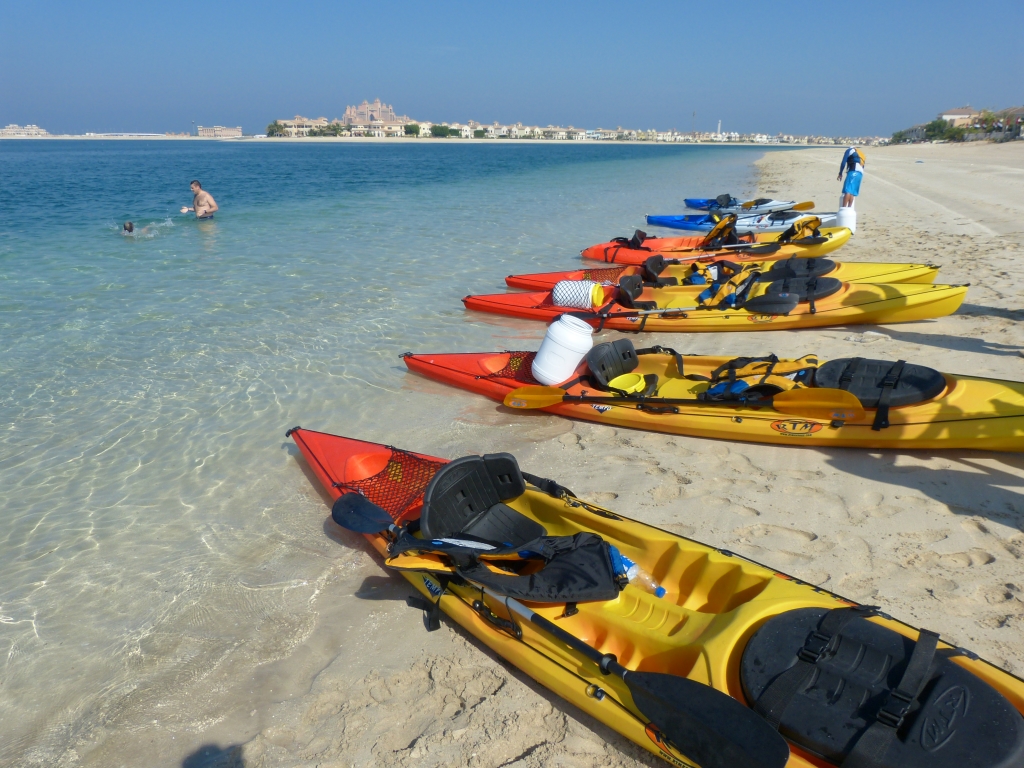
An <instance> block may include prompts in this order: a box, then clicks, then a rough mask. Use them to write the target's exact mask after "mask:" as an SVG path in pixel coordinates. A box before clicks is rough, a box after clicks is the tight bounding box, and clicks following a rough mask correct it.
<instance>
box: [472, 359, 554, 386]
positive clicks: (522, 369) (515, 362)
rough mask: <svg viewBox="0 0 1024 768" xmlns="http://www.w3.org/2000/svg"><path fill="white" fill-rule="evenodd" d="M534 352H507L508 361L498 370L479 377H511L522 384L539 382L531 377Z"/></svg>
mask: <svg viewBox="0 0 1024 768" xmlns="http://www.w3.org/2000/svg"><path fill="white" fill-rule="evenodd" d="M536 356H537V353H536V352H509V353H508V362H507V363H505V367H504V368H502V369H501V370H500V371H495V372H494V373H489V374H487V375H486V376H481V377H480V378H481V379H513V380H515V381H518V382H521V383H523V384H539V383H540V382H538V381H537V380H536V379H535V378H533V358H535V357H536Z"/></svg>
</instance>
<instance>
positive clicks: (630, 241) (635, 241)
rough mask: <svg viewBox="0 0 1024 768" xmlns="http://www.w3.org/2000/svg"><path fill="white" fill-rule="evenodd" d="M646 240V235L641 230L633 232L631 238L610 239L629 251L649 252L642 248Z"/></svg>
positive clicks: (647, 249)
mask: <svg viewBox="0 0 1024 768" xmlns="http://www.w3.org/2000/svg"><path fill="white" fill-rule="evenodd" d="M646 239H647V233H646V232H644V231H643V230H641V229H638V230H636V231H635V232H633V236H632V237H615V238H612V242H613V243H616V244H618V245H624V246H626V247H627V248H629V249H630V250H631V251H639V250H646V251H649V250H651V249H650V248H644V240H646Z"/></svg>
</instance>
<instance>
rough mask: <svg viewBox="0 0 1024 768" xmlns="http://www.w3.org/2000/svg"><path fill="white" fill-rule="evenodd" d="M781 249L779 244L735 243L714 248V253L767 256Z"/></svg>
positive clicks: (702, 249) (704, 249) (698, 249)
mask: <svg viewBox="0 0 1024 768" xmlns="http://www.w3.org/2000/svg"><path fill="white" fill-rule="evenodd" d="M781 247H782V244H781V243H736V244H734V245H723V246H721V247H720V248H715V249H714V250H716V251H740V252H741V253H752V254H755V255H756V254H762V253H763V254H769V253H775V252H776V251H777V250H779V249H780V248H781ZM706 250H707V248H682V249H680V251H706Z"/></svg>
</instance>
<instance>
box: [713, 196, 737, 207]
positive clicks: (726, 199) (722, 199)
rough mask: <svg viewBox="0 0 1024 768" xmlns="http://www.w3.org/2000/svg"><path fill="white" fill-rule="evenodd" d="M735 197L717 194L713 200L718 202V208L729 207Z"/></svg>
mask: <svg viewBox="0 0 1024 768" xmlns="http://www.w3.org/2000/svg"><path fill="white" fill-rule="evenodd" d="M734 201H735V198H734V197H733V196H732V195H719V196H718V197H716V198H715V202H716V203H718V207H719V208H729V207H731V206H732V204H733V202H734Z"/></svg>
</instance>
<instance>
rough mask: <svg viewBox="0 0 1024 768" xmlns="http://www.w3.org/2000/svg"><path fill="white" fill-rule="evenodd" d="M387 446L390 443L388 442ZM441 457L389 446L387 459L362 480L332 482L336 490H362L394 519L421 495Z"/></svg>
mask: <svg viewBox="0 0 1024 768" xmlns="http://www.w3.org/2000/svg"><path fill="white" fill-rule="evenodd" d="M389 447H390V446H389ZM444 464H445V462H443V461H431V460H429V459H424V458H421V457H419V456H416V455H415V454H412V453H409V452H408V451H403V450H401V449H400V448H391V456H390V457H389V458H388V463H387V465H386V466H385V467H384V469H382V470H381V471H380V472H378V473H377V474H375V475H372V476H370V477H367V478H365V479H363V480H353V481H351V482H347V483H335V484H334V485H335V487H336V488H338V489H339V490H345V491H355V492H356V493H359V494H362V495H363V496H365V497H366V498H367V499H369V500H370V501H372V502H373V503H374V504H376V505H377V506H378V507H380V508H381V509H384V510H386V511H387V513H388V514H389V515H391V517H392V518H394V519H395V520H396V521H398V520H401V519H402V517H403V515H405V514H406V513H407V512H410V511H412V510H413V508H414V507H415V506H416V502H418V501H419V500H420V499H421V498H422V497H423V492H424V491H425V490H426V489H427V485H428V484H429V483H430V480H431V478H432V477H433V476H434V474H435V473H436V472H437V470H438V469H440V468H441V467H443V466H444Z"/></svg>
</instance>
